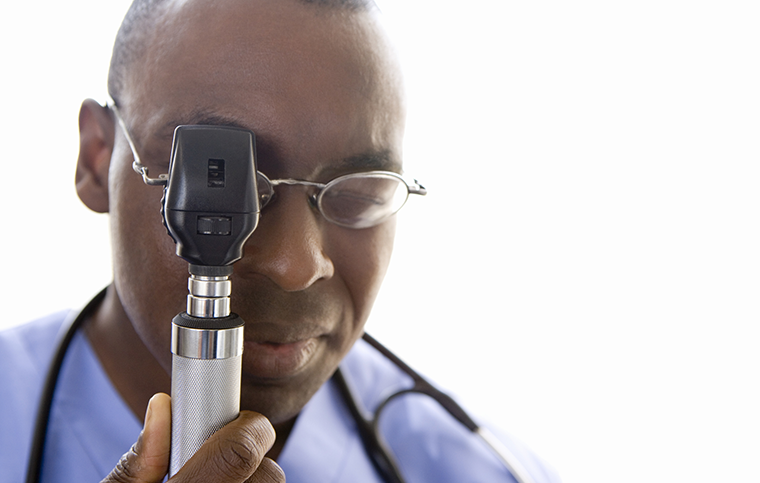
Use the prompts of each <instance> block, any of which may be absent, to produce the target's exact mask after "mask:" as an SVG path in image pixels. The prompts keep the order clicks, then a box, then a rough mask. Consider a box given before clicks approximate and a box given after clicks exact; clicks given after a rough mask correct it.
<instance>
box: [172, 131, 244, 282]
mask: <svg viewBox="0 0 760 483" xmlns="http://www.w3.org/2000/svg"><path fill="white" fill-rule="evenodd" d="M255 149H256V148H255V138H254V134H253V133H252V132H251V131H247V130H245V129H237V128H230V127H221V126H178V127H177V129H176V130H175V131H174V145H173V147H172V159H171V165H170V167H169V182H168V183H167V185H166V188H165V191H164V200H163V203H162V207H161V209H162V214H163V215H164V223H165V224H166V228H167V230H168V231H169V235H171V237H172V238H173V239H174V241H175V242H176V244H177V255H179V256H180V257H182V258H184V259H185V260H187V261H188V262H189V263H190V264H192V265H205V266H217V267H218V266H224V265H230V264H232V263H233V262H235V261H237V260H239V259H240V258H241V257H242V256H243V245H244V244H245V241H246V240H247V239H248V237H249V236H251V233H253V230H255V229H256V225H257V224H258V220H259V198H258V191H257V189H256V162H255V154H254V153H255Z"/></svg>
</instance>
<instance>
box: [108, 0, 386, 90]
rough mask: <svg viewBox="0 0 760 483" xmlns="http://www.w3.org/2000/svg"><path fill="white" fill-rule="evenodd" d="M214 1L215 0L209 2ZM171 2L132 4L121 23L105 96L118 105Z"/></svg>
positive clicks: (364, 1)
mask: <svg viewBox="0 0 760 483" xmlns="http://www.w3.org/2000/svg"><path fill="white" fill-rule="evenodd" d="M211 1H214V0H211ZM298 1H299V2H300V3H303V4H307V5H315V6H318V7H324V8H336V9H342V10H349V11H354V12H362V11H369V10H373V9H377V5H376V4H375V2H374V0H298ZM169 2H170V0H134V1H133V2H132V4H131V5H130V7H129V10H127V13H126V15H125V16H124V20H122V22H121V27H119V32H118V33H117V34H116V40H115V42H114V45H113V52H112V54H111V65H110V68H109V70H108V93H109V94H110V96H111V97H112V98H113V100H114V101H115V102H116V103H117V104H118V103H119V95H120V94H121V92H122V90H123V88H124V79H125V77H126V72H127V69H128V68H129V65H130V64H131V63H132V62H133V61H134V60H135V59H136V58H137V57H138V56H140V55H141V53H142V52H143V51H144V49H145V48H146V45H145V42H146V36H145V32H147V31H148V30H150V29H151V28H152V23H153V22H154V21H155V20H156V19H158V18H159V17H160V13H161V11H162V10H163V9H164V8H166V6H167V4H168V3H169Z"/></svg>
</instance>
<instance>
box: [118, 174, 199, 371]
mask: <svg viewBox="0 0 760 483" xmlns="http://www.w3.org/2000/svg"><path fill="white" fill-rule="evenodd" d="M130 162H131V160H130ZM109 194H110V196H109V202H110V206H109V211H110V213H111V220H110V224H111V244H112V258H113V269H114V284H115V287H116V290H117V293H118V294H119V298H120V300H121V303H122V305H123V306H124V311H125V312H126V314H127V316H128V317H129V319H130V321H131V322H132V325H133V326H134V328H135V330H136V331H137V333H138V335H139V336H140V338H141V339H142V341H143V343H144V344H145V345H146V346H147V347H148V349H149V350H150V351H151V353H153V355H154V356H155V357H156V358H157V359H158V360H160V361H161V362H162V363H163V364H168V361H169V356H168V354H169V340H170V334H171V320H172V318H173V317H174V316H175V315H176V314H177V313H179V312H181V311H182V310H184V304H185V297H186V295H187V263H186V262H184V261H183V260H181V259H180V258H179V257H177V256H176V255H175V254H174V242H173V241H172V239H171V238H170V237H169V236H168V235H167V234H166V230H165V228H164V227H163V224H162V219H161V214H160V200H161V194H162V189H161V188H160V187H155V186H147V185H145V184H144V183H143V182H142V179H141V178H140V177H139V175H137V174H136V173H135V172H134V171H132V170H131V166H130V164H129V162H126V161H123V162H121V163H119V164H118V165H117V166H116V169H112V170H111V173H110V178H109Z"/></svg>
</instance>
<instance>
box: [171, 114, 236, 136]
mask: <svg viewBox="0 0 760 483" xmlns="http://www.w3.org/2000/svg"><path fill="white" fill-rule="evenodd" d="M182 125H207V126H227V127H235V128H238V129H247V130H249V131H250V130H251V129H250V128H249V127H248V126H246V125H244V124H243V123H242V122H240V120H239V119H235V118H234V117H228V116H221V115H219V114H214V113H211V112H208V111H205V110H196V111H192V112H191V113H190V114H189V115H187V116H183V117H182V118H175V119H172V120H170V121H168V122H166V123H164V126H163V127H162V128H161V130H160V136H161V137H172V136H173V135H174V130H175V129H176V128H177V126H182Z"/></svg>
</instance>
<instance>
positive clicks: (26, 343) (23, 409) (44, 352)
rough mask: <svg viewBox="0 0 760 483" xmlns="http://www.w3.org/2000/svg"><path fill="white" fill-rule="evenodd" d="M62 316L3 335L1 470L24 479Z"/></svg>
mask: <svg viewBox="0 0 760 483" xmlns="http://www.w3.org/2000/svg"><path fill="white" fill-rule="evenodd" d="M68 314H69V312H68V311H66V312H59V313H56V314H52V315H50V316H47V317H44V318H42V319H39V320H36V321H34V322H30V323H27V324H24V325H20V326H17V327H13V328H11V329H7V330H4V331H0V387H2V388H3V397H2V398H1V399H0V428H2V431H0V467H2V468H4V470H3V473H4V475H5V476H10V475H15V476H17V477H19V479H20V477H21V475H22V474H23V471H24V469H25V464H26V458H27V454H28V451H29V445H30V444H31V433H32V426H33V424H34V418H35V414H36V411H37V402H38V400H39V397H40V393H41V391H42V385H43V381H44V379H45V376H46V374H47V368H48V365H49V364H50V360H51V359H52V356H53V350H54V345H55V342H56V340H57V336H58V332H59V330H60V328H61V325H62V324H63V322H64V321H65V320H66V317H67V316H68ZM9 481H10V480H9Z"/></svg>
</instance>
